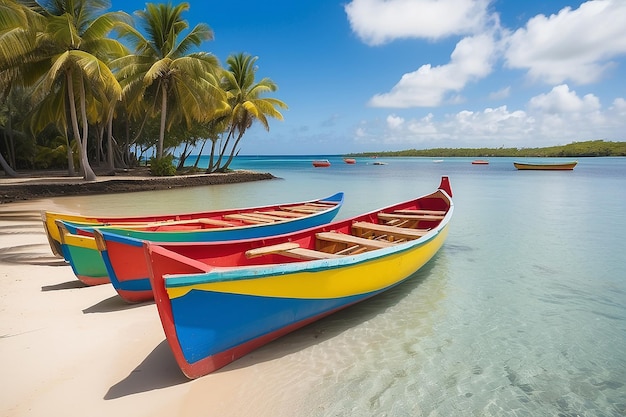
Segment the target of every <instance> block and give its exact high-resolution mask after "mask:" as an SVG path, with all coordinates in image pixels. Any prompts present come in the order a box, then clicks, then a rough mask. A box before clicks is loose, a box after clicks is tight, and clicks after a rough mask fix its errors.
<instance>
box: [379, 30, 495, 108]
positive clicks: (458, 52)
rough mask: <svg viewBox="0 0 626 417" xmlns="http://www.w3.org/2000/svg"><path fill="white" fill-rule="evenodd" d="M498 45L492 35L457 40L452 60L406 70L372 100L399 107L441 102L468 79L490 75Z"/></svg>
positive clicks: (433, 104)
mask: <svg viewBox="0 0 626 417" xmlns="http://www.w3.org/2000/svg"><path fill="white" fill-rule="evenodd" d="M495 49H496V45H495V41H494V39H493V37H491V36H490V35H487V34H482V35H477V36H472V37H467V38H464V39H462V40H461V41H460V42H459V43H457V45H456V47H455V48H454V51H453V52H452V55H451V56H450V62H449V63H448V64H445V65H440V66H435V67H433V66H431V65H430V64H426V65H422V66H421V67H420V68H419V69H418V70H417V71H415V72H411V73H408V74H404V75H403V76H402V78H401V79H400V81H399V82H398V83H397V84H396V85H395V86H394V87H393V88H392V89H391V91H390V92H388V93H384V94H377V95H375V96H374V97H372V99H371V100H370V103H369V104H370V105H371V106H373V107H396V108H406V107H416V106H421V107H429V106H438V105H440V104H442V103H443V102H444V100H445V99H446V94H448V93H450V92H458V91H460V90H462V89H463V88H464V87H465V85H466V84H467V83H468V82H470V81H472V80H477V79H480V78H483V77H485V76H486V75H488V74H489V73H490V72H491V70H492V62H493V59H494V55H495Z"/></svg>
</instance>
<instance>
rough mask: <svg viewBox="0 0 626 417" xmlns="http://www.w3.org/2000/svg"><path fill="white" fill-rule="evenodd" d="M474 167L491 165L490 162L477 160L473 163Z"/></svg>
mask: <svg viewBox="0 0 626 417" xmlns="http://www.w3.org/2000/svg"><path fill="white" fill-rule="evenodd" d="M472 164H473V165H489V161H487V160H485V159H476V160H474V161H472Z"/></svg>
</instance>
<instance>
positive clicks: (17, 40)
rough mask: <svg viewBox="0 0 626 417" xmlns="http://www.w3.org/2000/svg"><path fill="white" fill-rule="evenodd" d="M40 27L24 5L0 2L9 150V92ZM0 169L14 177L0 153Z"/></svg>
mask: <svg viewBox="0 0 626 417" xmlns="http://www.w3.org/2000/svg"><path fill="white" fill-rule="evenodd" d="M43 24H44V20H43V18H42V16H40V15H39V14H38V13H36V12H34V11H32V10H31V9H30V8H28V7H26V6H25V5H22V4H19V3H17V2H16V1H15V0H0V106H2V108H5V109H6V117H5V118H2V121H1V124H2V126H3V130H4V131H5V134H6V135H7V136H8V138H9V140H8V143H9V147H11V146H13V139H12V138H13V117H14V114H13V112H12V111H11V107H12V104H11V97H12V92H13V91H14V90H15V86H17V85H18V84H19V81H20V76H21V74H20V72H21V71H20V68H21V67H22V66H23V65H24V64H26V62H27V61H28V60H29V59H30V58H31V57H32V55H33V53H34V51H35V42H36V33H37V29H41V28H43ZM18 94H20V93H18ZM21 110H23V109H21ZM13 156H14V155H13ZM0 166H1V167H2V169H3V170H4V172H5V173H6V174H7V175H8V176H11V177H16V176H17V172H16V171H15V170H14V169H13V168H12V167H11V166H10V165H9V163H8V162H7V161H6V159H5V158H4V156H3V155H2V154H1V153H0Z"/></svg>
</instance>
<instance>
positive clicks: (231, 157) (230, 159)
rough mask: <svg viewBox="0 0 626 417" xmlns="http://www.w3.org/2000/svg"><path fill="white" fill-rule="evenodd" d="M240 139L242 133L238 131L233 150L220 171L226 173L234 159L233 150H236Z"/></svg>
mask: <svg viewBox="0 0 626 417" xmlns="http://www.w3.org/2000/svg"><path fill="white" fill-rule="evenodd" d="M242 137H243V132H241V131H240V132H239V136H237V140H236V141H235V144H234V145H233V150H232V151H231V152H230V156H229V158H228V160H227V161H226V163H225V164H224V166H223V167H222V168H220V169H221V170H222V171H226V170H227V169H228V167H229V166H230V163H231V162H232V161H233V158H234V157H235V149H237V145H239V141H240V140H241V138H242ZM237 153H238V152H237Z"/></svg>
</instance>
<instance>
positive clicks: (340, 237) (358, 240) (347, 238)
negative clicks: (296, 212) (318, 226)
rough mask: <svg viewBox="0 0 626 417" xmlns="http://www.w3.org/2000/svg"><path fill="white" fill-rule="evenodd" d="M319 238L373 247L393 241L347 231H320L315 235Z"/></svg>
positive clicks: (384, 245)
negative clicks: (359, 235) (373, 238)
mask: <svg viewBox="0 0 626 417" xmlns="http://www.w3.org/2000/svg"><path fill="white" fill-rule="evenodd" d="M315 236H316V237H317V238H318V239H321V240H326V241H329V242H339V243H345V244H348V245H350V244H352V245H360V246H365V247H368V248H372V249H381V248H387V247H389V246H392V245H393V243H391V242H385V241H380V240H372V239H366V238H363V237H357V236H352V235H347V234H345V233H337V232H320V233H316V235H315Z"/></svg>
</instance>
